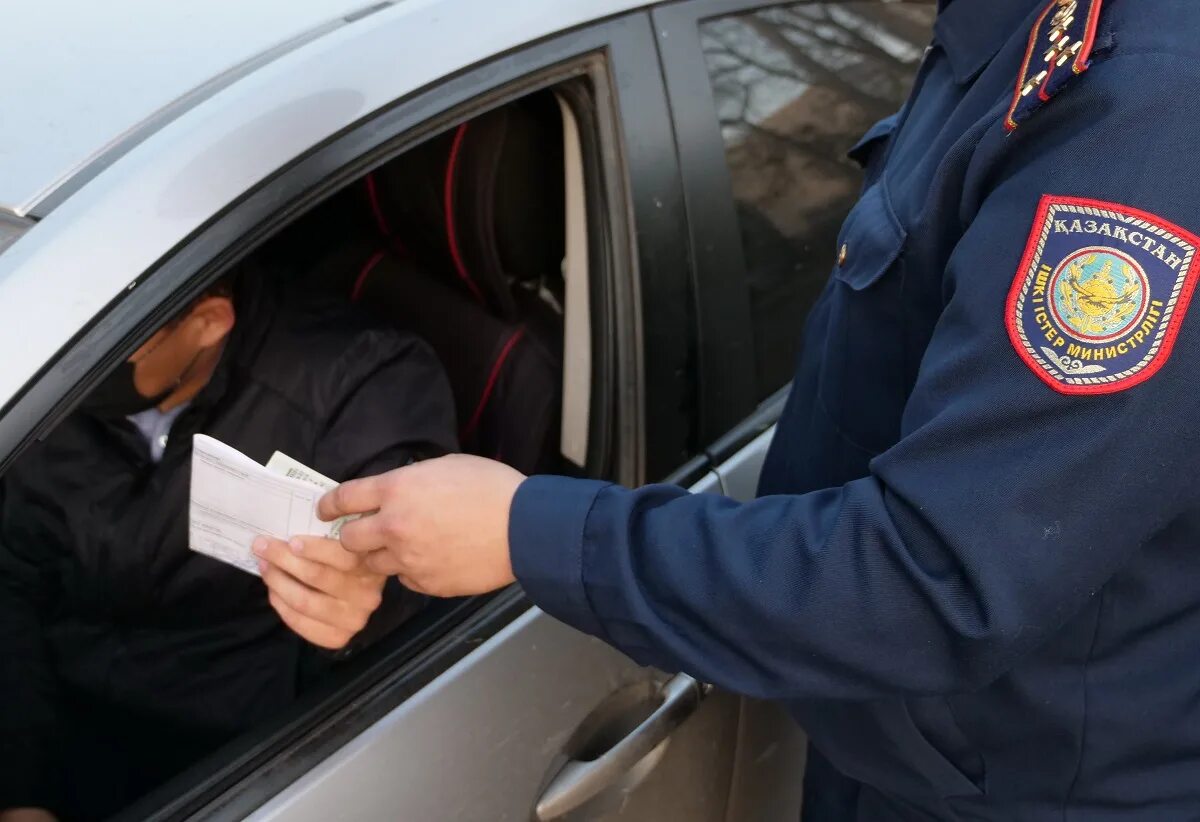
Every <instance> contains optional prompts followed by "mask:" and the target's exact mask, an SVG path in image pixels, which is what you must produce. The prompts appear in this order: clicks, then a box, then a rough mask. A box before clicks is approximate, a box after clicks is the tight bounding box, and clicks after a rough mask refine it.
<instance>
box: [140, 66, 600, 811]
mask: <svg viewBox="0 0 1200 822" xmlns="http://www.w3.org/2000/svg"><path fill="white" fill-rule="evenodd" d="M589 93H590V92H589V90H588V86H587V84H586V83H585V82H584V81H582V80H575V81H569V82H567V83H565V84H562V85H560V86H558V87H555V88H547V89H543V90H539V91H534V92H532V93H529V94H527V95H525V96H522V97H519V98H517V99H512V100H509V101H508V102H506V103H504V104H502V105H499V106H498V107H495V108H492V109H490V110H487V111H483V112H481V113H477V114H475V116H472V117H470V118H469V119H467V120H465V121H463V122H459V123H457V124H455V125H453V126H451V127H449V128H447V129H445V130H444V131H442V132H440V133H437V134H435V135H433V136H432V137H430V138H428V139H426V140H424V141H423V142H421V143H420V144H418V145H416V146H415V147H412V148H410V149H408V150H407V151H405V152H404V153H403V154H401V155H400V156H397V157H395V158H393V159H391V160H389V161H387V162H385V163H383V164H382V165H379V166H377V167H376V168H374V169H373V170H371V171H370V172H369V173H366V174H365V175H364V176H361V177H360V178H358V179H356V180H354V181H353V182H351V183H350V184H348V185H346V186H344V187H342V188H341V189H340V190H338V191H336V192H335V193H333V194H332V195H331V196H329V197H327V198H325V199H324V200H323V201H322V202H320V203H318V204H317V205H316V206H314V207H313V208H311V209H310V210H309V211H307V212H306V213H305V214H303V215H302V216H300V217H299V218H298V219H296V220H294V221H293V222H291V223H290V224H289V225H287V226H286V227H284V228H283V229H282V230H280V231H279V232H277V233H276V234H275V235H274V236H272V237H270V238H269V239H268V240H267V241H266V242H265V243H263V244H262V245H261V246H259V247H258V248H257V249H256V250H255V251H253V252H252V254H251V256H250V257H248V258H246V259H244V260H242V261H241V262H239V263H238V264H237V269H236V273H238V275H239V276H248V275H264V276H272V277H280V278H283V279H284V280H285V282H286V283H287V284H288V285H289V287H296V288H304V289H311V290H313V291H317V292H321V293H322V294H323V295H324V296H327V297H329V298H330V299H331V300H333V301H334V302H341V301H345V302H350V303H354V304H356V305H358V306H360V307H361V308H362V309H364V310H365V311H367V312H369V313H370V314H371V315H373V317H375V318H376V319H377V320H379V321H382V322H383V323H387V324H394V325H395V326H397V327H399V328H401V329H404V330H407V331H410V332H414V333H416V334H417V335H419V336H420V337H422V338H424V340H425V341H426V342H428V343H429V344H430V346H431V347H432V348H433V349H434V351H435V353H436V354H437V355H438V358H439V359H440V360H441V362H442V364H443V367H444V369H445V371H446V374H447V376H448V379H449V383H450V386H451V389H452V393H453V395H454V400H455V406H456V412H457V421H456V422H457V430H458V434H459V442H460V447H461V450H462V451H464V452H466V453H471V454H477V455H481V456H486V457H490V458H493V459H497V460H501V461H503V462H506V463H508V464H510V465H512V466H513V467H515V468H517V469H518V470H520V471H522V472H524V473H526V474H532V473H546V472H554V473H567V474H574V475H590V476H603V475H604V474H605V472H606V471H607V470H608V467H607V466H606V463H605V455H604V448H603V443H604V441H605V437H604V436H603V434H600V435H597V433H596V432H597V431H598V430H601V429H602V426H603V424H604V418H605V413H604V406H603V403H602V400H603V399H604V397H603V395H604V393H605V392H604V391H603V390H601V389H598V388H597V387H596V386H597V384H596V382H595V381H594V380H593V375H594V373H595V371H596V369H595V368H594V354H596V353H597V348H598V347H597V346H596V344H595V342H594V337H593V332H594V331H597V330H599V329H597V326H596V323H595V322H594V319H593V307H594V302H595V301H594V294H596V293H597V289H598V288H600V287H601V286H602V283H601V282H600V281H601V280H602V279H603V278H600V277H597V274H596V270H595V269H596V268H597V266H596V265H595V259H596V256H595V254H594V253H593V252H594V250H595V249H594V248H590V247H589V236H588V234H589V221H588V212H589V203H588V199H587V195H588V191H587V189H588V182H589V181H588V180H587V179H585V178H586V177H587V176H588V174H587V168H586V162H585V151H586V150H587V149H588V146H587V143H586V137H585V136H584V135H583V132H584V131H585V126H583V125H581V123H580V119H579V118H580V116H581V115H582V116H584V117H586V116H589V115H588V111H587V101H588V99H589ZM471 605H472V603H471V602H469V601H465V600H464V601H459V600H442V601H435V602H434V603H433V604H431V605H430V606H429V607H427V608H426V609H425V610H424V611H423V612H422V613H420V614H418V615H417V616H416V617H415V618H414V619H412V620H410V621H409V622H408V623H405V624H404V625H402V626H401V627H400V628H398V629H397V630H395V631H393V633H392V634H390V635H388V636H386V637H384V638H383V639H381V640H379V641H377V642H376V643H374V644H373V645H372V646H370V647H368V648H367V649H365V650H364V651H362V652H361V653H359V654H357V655H356V656H354V657H353V658H351V659H350V660H348V661H346V662H345V663H344V664H341V665H338V666H334V667H333V669H332V670H331V671H330V672H328V673H327V674H325V675H324V678H323V679H322V680H321V681H319V682H317V683H316V684H315V686H313V687H312V688H310V689H309V691H308V692H307V693H305V694H303V695H302V697H301V699H300V700H299V701H298V702H297V703H295V704H293V705H290V706H287V707H286V708H284V709H283V710H282V711H281V712H280V713H279V715H277V716H270V717H264V719H263V722H262V724H261V726H260V727H259V728H256V729H255V730H254V731H252V732H250V733H248V734H244V735H243V737H242V738H239V739H237V740H235V741H234V742H232V743H230V744H229V745H227V746H225V747H224V748H222V749H220V750H218V751H217V752H216V753H214V754H213V755H211V756H209V757H208V758H207V759H205V760H203V761H202V762H200V763H197V764H196V765H195V766H194V767H192V768H190V769H189V770H187V771H185V772H183V773H181V774H179V775H177V776H176V777H175V778H173V779H172V780H170V781H169V782H167V783H166V784H164V785H161V786H160V787H159V788H157V789H156V790H154V791H152V792H151V793H150V794H149V795H148V796H145V797H143V798H142V799H141V800H140V801H138V802H136V803H135V804H134V805H133V806H131V807H129V808H127V809H126V810H125V811H124V812H122V813H121V814H120V815H119V816H118V818H131V819H132V818H145V817H146V816H148V815H156V814H161V815H163V816H170V815H172V813H178V812H179V811H181V810H183V809H184V808H186V807H187V805H186V800H180V799H179V797H181V796H185V795H187V794H193V795H195V793H196V791H197V790H203V789H204V788H205V787H206V786H207V787H211V786H213V785H215V784H217V783H220V782H221V781H222V780H227V779H228V778H231V774H233V773H235V772H236V769H237V768H238V767H243V771H242V772H243V773H244V766H245V764H246V762H247V761H250V760H252V759H254V758H255V757H256V756H258V755H260V754H265V753H267V752H269V751H271V750H274V749H277V748H278V746H279V745H280V744H282V742H283V740H286V739H287V738H288V737H289V736H294V735H295V734H296V732H297V730H298V729H300V728H305V727H312V726H313V724H314V723H315V722H317V721H319V719H320V718H321V717H322V716H327V715H328V714H329V712H330V711H333V710H336V709H337V708H338V706H339V705H342V704H344V703H345V702H346V701H348V700H349V699H351V698H352V695H353V694H354V693H361V692H362V691H363V690H364V689H365V688H367V687H369V685H370V683H371V682H372V681H377V680H378V679H379V678H380V676H382V672H383V671H385V670H387V669H389V668H391V669H394V668H395V666H396V665H397V664H398V663H401V662H403V661H405V660H408V659H411V658H412V657H413V656H414V655H415V654H417V653H419V652H420V650H421V649H423V648H426V647H428V645H429V644H430V643H431V642H432V641H433V640H435V639H436V638H437V637H438V636H439V635H440V634H442V633H444V631H445V630H446V628H447V627H448V626H452V625H455V624H458V623H460V622H461V621H462V619H463V618H464V614H469V613H470V609H471Z"/></svg>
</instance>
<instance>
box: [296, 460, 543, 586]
mask: <svg viewBox="0 0 1200 822" xmlns="http://www.w3.org/2000/svg"><path fill="white" fill-rule="evenodd" d="M524 479H525V476H524V475H523V474H521V473H520V472H518V471H516V470H514V469H512V468H509V467H508V466H507V465H504V464H503V463H499V462H493V461H492V460H486V459H482V458H480V457H469V456H465V455H463V454H452V455H450V456H448V457H442V458H440V459H435V460H428V461H426V462H419V463H416V464H415V465H410V466H407V467H405V468H398V469H396V470H395V471H391V472H389V473H387V474H380V475H379V476H377V477H366V478H364V479H358V480H351V481H349V482H344V483H342V484H341V485H339V486H338V487H337V488H335V489H334V490H333V491H330V492H329V493H328V494H326V495H325V496H324V497H323V498H322V499H321V502H320V505H319V506H318V509H317V510H318V513H319V514H320V516H321V518H322V519H325V520H332V519H336V518H337V517H340V516H343V515H345V514H366V516H364V517H363V518H362V519H359V520H355V521H353V522H348V523H346V524H345V525H343V526H342V544H343V545H344V546H345V547H346V548H347V549H348V550H350V551H353V552H355V553H357V554H362V555H364V556H365V557H366V562H367V566H368V567H370V568H371V569H373V570H375V571H379V572H380V573H385V574H395V575H396V576H397V577H399V579H400V581H401V582H402V583H404V585H405V586H406V587H408V588H410V589H412V590H414V591H417V592H419V593H423V594H432V595H434V596H440V597H449V596H463V595H467V594H481V593H485V592H487V591H494V590H496V589H497V588H503V587H504V586H505V585H508V584H509V583H510V582H512V581H513V571H512V563H511V562H510V560H509V555H508V509H509V508H510V506H511V505H512V500H513V495H514V494H516V492H517V487H518V486H519V485H520V484H521V482H522V481H523V480H524Z"/></svg>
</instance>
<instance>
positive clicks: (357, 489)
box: [317, 474, 389, 522]
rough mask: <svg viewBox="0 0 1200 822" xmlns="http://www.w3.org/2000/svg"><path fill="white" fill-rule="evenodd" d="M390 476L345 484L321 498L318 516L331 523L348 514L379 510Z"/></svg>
mask: <svg viewBox="0 0 1200 822" xmlns="http://www.w3.org/2000/svg"><path fill="white" fill-rule="evenodd" d="M388 476H389V475H388V474H380V475H378V476H375V477H363V478H362V479H354V480H348V481H346V482H343V483H342V484H341V485H339V486H338V487H337V488H334V489H333V490H332V491H330V492H329V493H327V494H325V496H323V497H321V499H320V501H319V502H318V503H317V516H319V517H320V518H321V519H322V520H324V521H325V522H329V521H330V520H335V519H337V518H338V517H344V516H346V515H347V514H365V513H366V512H368V511H375V510H377V509H378V508H379V506H380V504H381V503H382V501H383V490H384V488H385V487H386V486H387V483H388Z"/></svg>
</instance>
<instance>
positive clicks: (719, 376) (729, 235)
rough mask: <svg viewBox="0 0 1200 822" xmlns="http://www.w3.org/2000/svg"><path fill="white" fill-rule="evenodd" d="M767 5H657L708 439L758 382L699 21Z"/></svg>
mask: <svg viewBox="0 0 1200 822" xmlns="http://www.w3.org/2000/svg"><path fill="white" fill-rule="evenodd" d="M764 5H767V4H766V3H764V2H762V0H757V2H753V1H751V0H689V2H683V3H674V4H670V5H666V6H662V7H659V8H655V9H654V10H653V11H652V12H651V14H652V15H653V18H654V28H655V31H656V32H657V33H658V48H659V52H660V54H661V59H662V63H663V75H664V78H665V82H666V87H667V96H668V99H669V100H670V106H671V116H672V118H673V120H674V123H675V140H676V147H677V151H678V155H679V165H680V170H681V173H682V177H683V186H684V193H685V202H686V208H687V219H688V226H689V230H690V243H691V249H692V256H693V258H694V260H695V265H694V268H693V272H694V273H693V276H694V278H695V282H694V289H695V298H694V299H695V312H696V327H697V336H698V352H697V359H698V363H697V365H698V371H699V377H698V383H699V403H698V406H699V409H700V419H699V422H698V431H697V434H698V436H699V438H700V441H701V442H711V441H713V440H715V439H717V438H718V437H720V436H722V435H723V434H724V433H725V432H726V431H728V430H729V429H730V428H732V427H733V426H734V425H736V424H738V423H739V422H740V421H741V420H742V419H743V418H744V417H745V416H746V415H747V414H749V413H751V412H752V411H753V410H754V408H755V405H756V402H755V400H756V393H757V388H756V385H755V373H756V372H755V360H754V336H753V333H752V329H751V312H750V293H749V289H748V287H747V285H746V262H745V258H744V256H743V252H742V241H741V235H740V231H739V226H738V220H737V214H736V212H735V210H734V198H733V187H732V183H731V180H730V175H729V168H728V166H727V164H726V160H725V144H724V141H723V140H722V139H721V132H720V129H719V127H718V121H717V112H716V103H715V102H714V101H713V94H712V88H711V86H710V83H709V75H708V68H707V66H706V65H705V62H704V54H703V52H702V51H701V46H700V37H699V28H698V26H699V23H700V21H701V20H703V19H705V18H707V17H711V16H714V15H718V14H723V13H728V12H729V11H735V10H741V9H749V8H753V7H756V6H764ZM776 5H778V3H776Z"/></svg>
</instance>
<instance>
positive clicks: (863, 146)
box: [846, 111, 900, 166]
mask: <svg viewBox="0 0 1200 822" xmlns="http://www.w3.org/2000/svg"><path fill="white" fill-rule="evenodd" d="M898 122H900V112H898V111H897V112H896V113H895V114H892V115H889V116H887V117H884V118H883V119H882V120H880V121H879V122H878V123H876V124H875V125H873V126H871V127H870V128H869V129H867V133H866V134H864V135H863V136H862V137H860V138H859V140H858V142H857V143H855V144H854V145H852V146H851V147H850V150H849V151H847V152H846V156H847V157H849V158H850V159H851V160H853V161H854V162H856V163H858V164H859V165H860V166H861V165H866V162H867V158H868V157H869V156H870V155H871V150H872V148H873V147H874V146H875V143H876V142H878V141H880V140H886V139H887V138H888V137H890V136H892V132H893V131H895V130H896V124H897V123H898Z"/></svg>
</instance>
